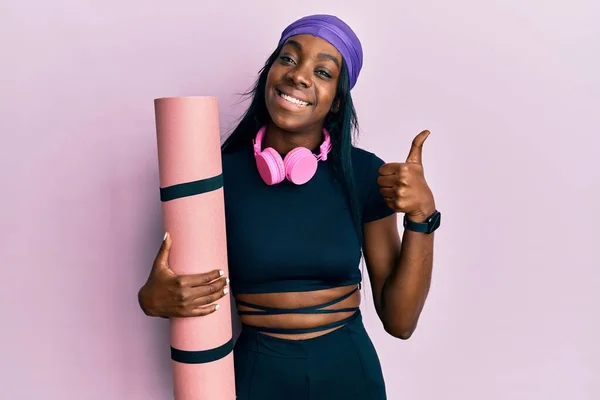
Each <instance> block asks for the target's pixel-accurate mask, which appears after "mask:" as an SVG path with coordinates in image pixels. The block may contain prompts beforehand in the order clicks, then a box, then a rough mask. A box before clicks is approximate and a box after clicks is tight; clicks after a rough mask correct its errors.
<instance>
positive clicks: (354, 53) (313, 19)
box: [279, 14, 363, 89]
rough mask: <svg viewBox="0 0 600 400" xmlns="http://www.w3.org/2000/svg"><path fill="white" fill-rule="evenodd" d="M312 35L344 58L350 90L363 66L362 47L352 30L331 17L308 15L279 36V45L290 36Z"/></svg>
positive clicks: (339, 20)
mask: <svg viewBox="0 0 600 400" xmlns="http://www.w3.org/2000/svg"><path fill="white" fill-rule="evenodd" d="M295 35H313V36H317V37H320V38H321V39H324V40H326V41H328V42H329V43H330V44H331V45H332V46H333V47H335V48H336V49H337V50H338V51H339V52H340V53H341V54H342V57H344V61H345V63H346V66H347V67H348V74H349V78H350V89H352V88H353V87H354V85H356V81H357V80H358V75H359V73H360V70H361V68H362V65H363V52H362V45H361V44H360V40H358V37H357V36H356V34H355V33H354V32H353V31H352V29H351V28H350V27H349V26H348V25H347V24H346V23H345V22H344V21H342V20H341V19H339V18H338V17H335V16H333V15H323V14H319V15H309V16H306V17H303V18H300V19H299V20H297V21H295V22H293V23H292V24H291V25H290V26H288V27H287V28H285V30H284V31H283V32H282V34H281V39H280V40H279V44H280V45H281V44H283V43H284V42H285V41H286V40H288V39H289V38H290V37H291V36H295Z"/></svg>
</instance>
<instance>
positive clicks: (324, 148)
mask: <svg viewBox="0 0 600 400" xmlns="http://www.w3.org/2000/svg"><path fill="white" fill-rule="evenodd" d="M266 131H267V127H266V125H265V126H263V127H262V128H260V129H259V130H258V133H257V134H256V138H255V139H254V155H257V154H259V153H260V152H261V151H262V141H263V138H264V137H265V133H266ZM330 151H331V135H330V134H329V132H328V131H327V129H325V128H323V143H321V145H320V146H319V155H318V156H317V160H323V161H325V160H327V154H328V153H329V152H330Z"/></svg>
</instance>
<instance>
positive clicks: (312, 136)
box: [262, 123, 323, 154]
mask: <svg viewBox="0 0 600 400" xmlns="http://www.w3.org/2000/svg"><path fill="white" fill-rule="evenodd" d="M322 142H323V128H319V127H315V128H314V129H309V130H306V131H303V132H289V131H285V130H283V129H281V128H279V127H278V126H277V125H275V124H273V123H269V124H268V125H267V131H266V132H265V137H264V139H263V145H262V147H263V149H265V148H267V147H272V148H273V149H275V151H277V152H278V153H279V154H287V153H288V152H289V151H290V150H292V149H294V148H296V147H306V148H307V149H311V150H313V151H314V150H316V149H318V148H319V146H320V145H321V143H322Z"/></svg>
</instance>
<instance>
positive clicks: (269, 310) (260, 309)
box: [236, 284, 361, 334]
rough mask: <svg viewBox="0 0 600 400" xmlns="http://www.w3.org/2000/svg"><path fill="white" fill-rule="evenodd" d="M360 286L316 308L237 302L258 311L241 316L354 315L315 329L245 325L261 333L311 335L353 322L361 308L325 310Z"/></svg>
mask: <svg viewBox="0 0 600 400" xmlns="http://www.w3.org/2000/svg"><path fill="white" fill-rule="evenodd" d="M360 287H361V286H360V284H359V285H358V286H357V287H356V288H354V289H353V290H351V291H350V292H348V293H346V294H345V295H343V296H341V297H338V298H337V299H334V300H332V301H329V302H327V303H323V304H318V305H316V306H310V307H302V308H277V307H265V306H261V305H258V304H252V303H248V302H246V301H241V300H236V303H237V304H238V305H241V306H245V307H251V308H254V309H256V310H238V314H239V315H282V314H335V313H341V312H352V313H353V314H352V315H351V316H349V317H347V318H343V319H341V320H339V321H335V322H332V323H330V324H325V325H320V326H316V327H314V328H270V327H262V326H254V325H248V324H245V323H244V324H243V325H244V326H247V327H249V328H252V329H254V330H256V331H259V332H266V333H288V334H291V333H311V332H319V331H324V330H327V329H331V328H336V327H338V326H342V325H344V324H346V323H348V322H350V321H352V320H353V319H354V318H356V316H357V311H358V310H359V309H360V308H359V307H346V308H338V309H328V310H324V308H326V307H329V306H332V305H334V304H337V303H340V302H342V301H344V300H346V299H347V298H349V297H350V296H352V295H353V294H354V293H355V292H356V291H357V290H360Z"/></svg>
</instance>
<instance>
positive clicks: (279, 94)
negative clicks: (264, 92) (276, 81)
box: [275, 89, 311, 107]
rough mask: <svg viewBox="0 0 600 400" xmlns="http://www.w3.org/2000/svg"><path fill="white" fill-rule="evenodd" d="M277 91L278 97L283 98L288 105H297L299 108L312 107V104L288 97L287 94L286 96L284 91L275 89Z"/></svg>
mask: <svg viewBox="0 0 600 400" xmlns="http://www.w3.org/2000/svg"><path fill="white" fill-rule="evenodd" d="M275 91H276V92H277V95H278V96H279V97H281V98H282V99H284V100H285V101H287V102H288V103H292V104H294V105H297V106H299V107H308V106H310V105H311V103H309V102H306V101H302V100H300V99H297V98H295V97H292V96H288V95H287V94H284V93H283V92H282V91H280V90H279V89H275Z"/></svg>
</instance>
